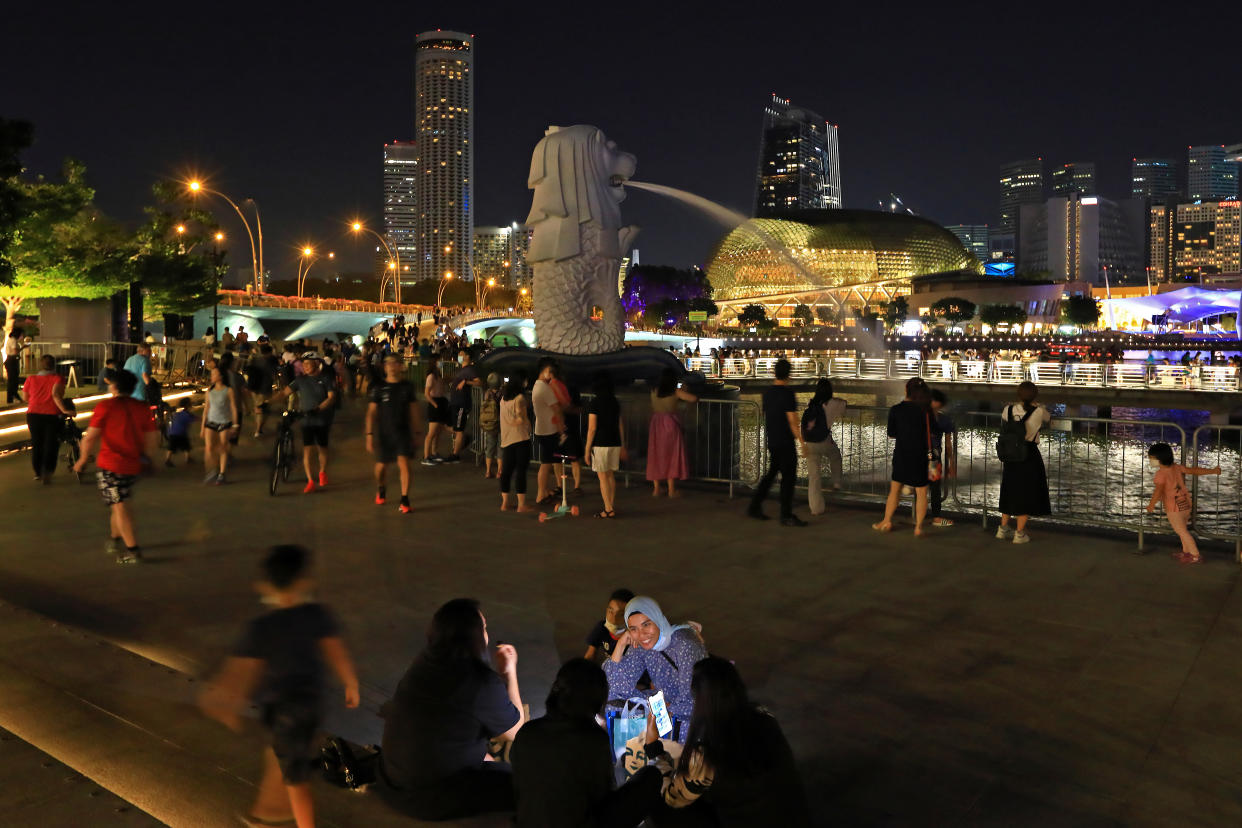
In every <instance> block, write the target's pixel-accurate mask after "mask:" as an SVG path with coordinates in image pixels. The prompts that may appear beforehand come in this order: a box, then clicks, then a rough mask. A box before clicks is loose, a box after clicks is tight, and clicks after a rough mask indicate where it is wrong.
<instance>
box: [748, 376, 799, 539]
mask: <svg viewBox="0 0 1242 828" xmlns="http://www.w3.org/2000/svg"><path fill="white" fill-rule="evenodd" d="M790 371H791V367H790V365H789V360H787V359H778V360H777V361H776V366H775V368H774V370H773V373H774V374H775V376H776V381H775V382H774V383H772V386H771V387H770V388H768V389H767V390H766V391H764V392H763V421H764V427H765V429H766V431H767V437H768V471H767V473H766V474H764V476H763V479H762V480H760V481H759V486H758V487H757V488H756V489H755V496H754V497H753V498H751V501H750V508H749V509H747V510H746V514H748V515H750V516H751V517H753V518H756V519H758V520H767V519H768V516H767V515H765V514H764V513H763V501H764V500H765V499H766V498H767V496H768V491H769V490H770V489H771V488H772V483H773V482H774V481H775V480H776V475H778V474H779V475H780V476H781V525H782V526H806V521H805V520H802V519H801V518H800V517H798V516H797V515H795V514H794V513H793V496H794V484H795V483H796V482H797V476H798V447H799V446H801V445H802V427H801V423H799V421H798V400H797V398H796V397H795V396H794V392H793V389H792V388H790V387H789V374H790Z"/></svg>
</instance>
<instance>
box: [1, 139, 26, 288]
mask: <svg viewBox="0 0 1242 828" xmlns="http://www.w3.org/2000/svg"><path fill="white" fill-rule="evenodd" d="M33 141H34V128H33V127H32V126H31V125H30V124H29V123H28V122H26V121H10V120H7V119H5V118H0V285H11V284H13V279H14V277H15V276H16V274H17V268H16V266H15V265H14V264H13V261H12V258H11V255H12V248H13V243H14V240H15V238H16V236H17V228H18V225H19V223H20V220H21V216H22V213H23V210H24V209H25V205H26V198H25V191H24V188H23V187H22V186H21V182H20V181H19V180H18V176H19V175H21V172H22V161H21V153H22V150H25V149H26V148H28V147H29V146H30V144H31V143H32V142H33Z"/></svg>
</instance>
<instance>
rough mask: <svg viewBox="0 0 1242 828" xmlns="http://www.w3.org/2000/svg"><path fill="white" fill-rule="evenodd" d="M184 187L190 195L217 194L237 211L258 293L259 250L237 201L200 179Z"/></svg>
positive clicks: (259, 285)
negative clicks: (246, 237)
mask: <svg viewBox="0 0 1242 828" xmlns="http://www.w3.org/2000/svg"><path fill="white" fill-rule="evenodd" d="M186 189H188V190H189V191H190V193H191V194H192V195H198V194H199V193H207V194H208V195H214V196H219V197H220V198H222V199H224V200H225V201H226V202H227V203H228V205H229V206H230V207H232V208H233V212H235V213H237V217H238V218H239V219H241V221H242V226H243V227H245V228H246V235H247V236H249V237H250V264H251V267H252V268H253V269H254V290H255V292H256V293H258V292H259V291H260V289H261V284H262V283H261V282H260V281H259V251H258V249H257V248H256V247H255V243H254V233H253V232H252V231H251V230H250V222H249V221H247V220H246V214H245V213H243V212H242V211H241V208H240V207H238V206H237V202H235V201H233V199H231V198H229V197H228V196H226V195H225V194H224V193H222V192H220V191H219V190H213V189H211V188H210V187H208V186H206V185H205V184H203V182H201V181H198V180H193V181H189V182H187V183H186ZM250 201H252V202H253V199H250ZM255 216H256V217H257V216H258V205H257V204H256V205H255Z"/></svg>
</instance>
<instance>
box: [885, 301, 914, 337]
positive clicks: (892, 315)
mask: <svg viewBox="0 0 1242 828" xmlns="http://www.w3.org/2000/svg"><path fill="white" fill-rule="evenodd" d="M883 307H884V324H885V325H887V326H888V329H889V330H890V331H891V330H894V329H896V328H900V327H901V325H902V323H903V322H905V321H906V317H907V316H909V315H910V302H909V300H907V299H906V297H904V296H898V297H897V298H896V299H893V300H892V301H891V302H885V303H884V306H883Z"/></svg>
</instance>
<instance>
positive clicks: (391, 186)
mask: <svg viewBox="0 0 1242 828" xmlns="http://www.w3.org/2000/svg"><path fill="white" fill-rule="evenodd" d="M417 170H418V145H417V144H416V143H415V142H413V141H393V142H392V143H391V144H384V236H385V237H387V239H388V245H389V246H390V247H392V248H393V251H394V252H395V253H396V254H397V256H398V258H400V259H401V283H402V284H406V283H408V282H410V281H412V280H413V278H414V267H415V265H416V264H417V256H416V250H417V245H416V243H415V240H416V239H417V223H418V207H417V204H416V202H415V197H416V194H415V185H416V183H417V178H418V176H417V175H416V171H417ZM381 252H383V251H382V248H381ZM380 258H382V259H384V261H381V262H378V264H379V266H380V267H388V262H387V258H388V256H387V254H386V253H384V255H383V256H381V257H380Z"/></svg>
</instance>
